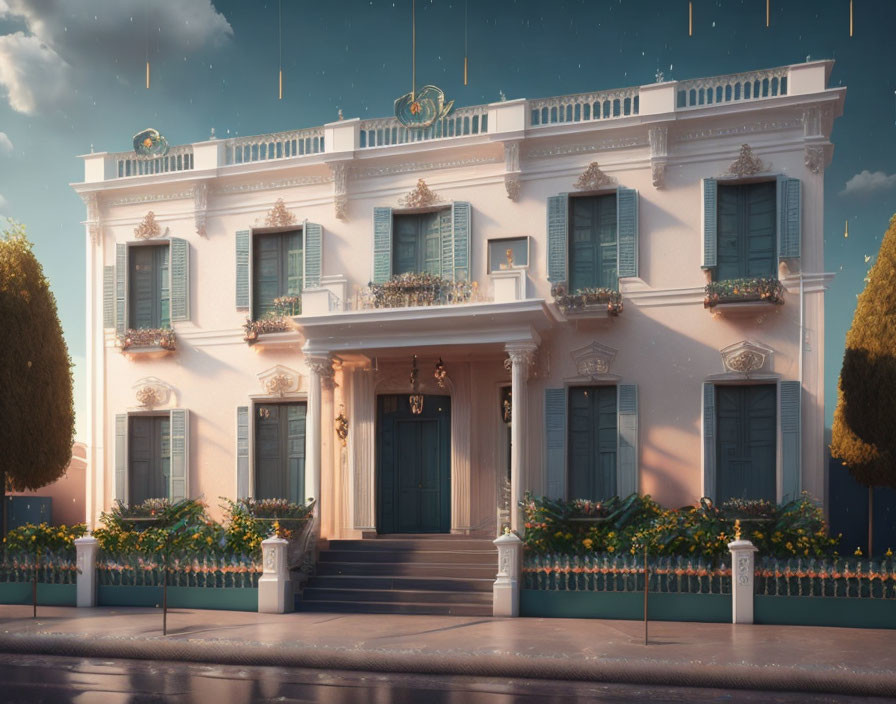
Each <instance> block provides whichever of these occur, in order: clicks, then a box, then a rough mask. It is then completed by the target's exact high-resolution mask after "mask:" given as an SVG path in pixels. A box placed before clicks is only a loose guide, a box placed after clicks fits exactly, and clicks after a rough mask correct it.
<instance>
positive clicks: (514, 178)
mask: <svg viewBox="0 0 896 704" xmlns="http://www.w3.org/2000/svg"><path fill="white" fill-rule="evenodd" d="M520 187H521V184H520V176H519V174H504V188H506V189H507V197H508V198H510V200H512V201H513V202H514V203H516V202H517V201H518V200H519V198H520Z"/></svg>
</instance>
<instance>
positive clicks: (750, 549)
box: [728, 540, 756, 623]
mask: <svg viewBox="0 0 896 704" xmlns="http://www.w3.org/2000/svg"><path fill="white" fill-rule="evenodd" d="M728 549H729V550H730V551H731V623H753V575H754V574H755V558H756V547H755V546H754V545H753V543H751V542H750V541H749V540H735V541H734V542H731V543H728Z"/></svg>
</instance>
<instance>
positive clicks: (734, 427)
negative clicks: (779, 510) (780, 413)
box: [716, 384, 778, 501]
mask: <svg viewBox="0 0 896 704" xmlns="http://www.w3.org/2000/svg"><path fill="white" fill-rule="evenodd" d="M777 397H778V396H777V388H776V386H775V385H774V384H756V385H752V386H717V387H716V409H717V411H716V420H717V422H718V457H717V462H718V464H717V465H716V466H717V467H718V473H719V474H718V492H717V493H718V500H719V501H727V500H728V499H768V500H769V501H774V500H775V499H776V496H777V492H776V481H775V473H776V464H777V463H776V450H777V409H776V406H777Z"/></svg>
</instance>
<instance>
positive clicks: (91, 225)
mask: <svg viewBox="0 0 896 704" xmlns="http://www.w3.org/2000/svg"><path fill="white" fill-rule="evenodd" d="M81 199H82V200H83V201H84V205H86V206H87V220H85V224H86V225H87V231H88V232H89V233H90V241H91V242H92V243H93V244H95V245H98V244H99V243H100V239H101V237H102V232H103V229H102V225H101V224H100V201H99V196H98V195H97V194H96V193H82V194H81Z"/></svg>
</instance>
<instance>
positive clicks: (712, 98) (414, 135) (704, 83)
mask: <svg viewBox="0 0 896 704" xmlns="http://www.w3.org/2000/svg"><path fill="white" fill-rule="evenodd" d="M830 67H831V62H827V61H815V62H810V63H805V64H793V65H791V66H783V67H779V68H772V69H764V70H760V71H750V72H746V73H734V74H729V75H725V76H712V77H709V78H696V79H689V80H684V81H668V82H665V83H652V84H646V85H642V86H633V87H630V88H622V89H617V90H604V91H595V92H590V93H576V94H572V95H561V96H556V97H552V98H539V99H534V100H512V101H507V102H498V103H491V104H489V105H473V106H470V107H462V108H458V109H456V110H454V111H453V112H452V113H451V114H450V115H448V116H447V117H445V118H443V119H441V120H438V121H436V122H435V123H434V124H433V125H431V126H429V127H426V128H424V129H414V128H409V127H406V126H404V125H402V124H401V123H400V122H398V120H397V119H395V118H394V117H385V118H381V119H370V120H341V121H339V122H333V123H330V124H328V125H324V126H321V127H311V128H308V129H301V130H292V131H288V132H278V133H275V134H266V135H258V136H250V137H234V138H231V139H226V140H217V141H215V140H210V141H206V142H198V143H196V144H187V145H183V146H178V147H172V149H171V151H170V152H169V153H168V154H167V155H166V156H163V157H153V158H145V157H137V156H136V155H134V154H133V153H132V152H121V153H117V154H102V153H101V154H89V155H87V156H85V157H84V159H85V179H84V180H85V182H96V181H104V180H110V179H118V178H128V177H131V176H145V175H151V174H163V173H169V172H179V171H191V170H194V169H195V170H202V171H204V170H208V169H215V168H220V167H222V166H232V165H236V164H248V163H253V162H259V161H276V160H279V159H292V158H295V157H303V156H309V155H315V154H326V153H335V152H339V153H345V152H351V151H355V150H362V149H363V150H369V149H385V148H387V147H391V146H395V145H403V144H413V143H419V142H433V141H441V140H449V139H456V138H462V137H476V136H481V135H486V134H488V135H500V134H501V133H513V134H517V133H519V131H520V130H522V129H523V128H529V129H533V130H538V129H539V128H542V127H547V126H554V127H558V126H563V125H569V126H574V125H584V124H587V123H595V122H603V121H605V120H618V119H622V118H626V117H630V116H635V115H637V116H640V117H641V118H649V117H650V116H651V115H664V116H667V115H668V114H670V113H674V112H676V111H682V112H686V111H689V110H693V109H696V108H701V107H707V106H713V105H723V104H735V103H750V102H755V101H760V100H769V99H773V98H778V97H782V96H790V95H800V94H802V95H805V94H815V93H819V92H822V91H824V90H825V89H826V87H827V79H828V73H829V72H830ZM514 138H515V137H514Z"/></svg>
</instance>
